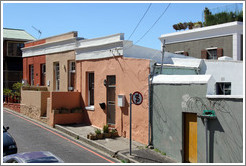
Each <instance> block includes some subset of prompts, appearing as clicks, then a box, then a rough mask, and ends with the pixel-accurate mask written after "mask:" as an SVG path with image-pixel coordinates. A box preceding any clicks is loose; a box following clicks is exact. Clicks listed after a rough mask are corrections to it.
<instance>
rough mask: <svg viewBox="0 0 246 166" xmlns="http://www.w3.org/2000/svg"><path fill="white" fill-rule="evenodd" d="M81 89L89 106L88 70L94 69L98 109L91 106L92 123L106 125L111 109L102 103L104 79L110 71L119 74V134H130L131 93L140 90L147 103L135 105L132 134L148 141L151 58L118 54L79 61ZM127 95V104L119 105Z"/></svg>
mask: <svg viewBox="0 0 246 166" xmlns="http://www.w3.org/2000/svg"><path fill="white" fill-rule="evenodd" d="M76 65H77V66H76V67H77V68H76V72H77V82H78V84H77V89H78V90H79V91H80V92H81V95H82V98H83V99H84V101H85V103H84V105H85V106H87V94H86V93H87V87H86V81H87V80H86V73H87V72H94V77H95V78H94V107H95V109H94V111H90V110H87V111H86V112H87V119H88V121H89V123H90V124H92V125H94V126H96V127H99V128H102V127H103V125H105V124H106V123H107V111H106V110H102V109H101V108H100V106H99V103H101V102H105V103H106V99H107V98H106V97H107V96H106V95H107V94H106V87H105V86H104V84H103V82H104V79H106V77H107V75H116V99H115V101H116V103H115V105H116V106H115V107H116V112H115V127H116V129H117V130H118V132H119V135H121V136H124V137H127V138H129V103H130V99H129V98H130V97H129V94H130V93H133V92H135V91H139V92H141V93H142V95H143V103H142V104H141V105H139V106H137V105H132V138H133V140H135V141H138V142H141V143H144V144H147V143H148V107H149V103H148V75H149V72H150V61H149V60H144V59H133V58H124V57H114V58H107V59H100V60H86V61H77V64H76ZM119 94H121V95H125V100H126V103H125V107H119V106H118V101H117V100H118V98H117V97H118V95H119Z"/></svg>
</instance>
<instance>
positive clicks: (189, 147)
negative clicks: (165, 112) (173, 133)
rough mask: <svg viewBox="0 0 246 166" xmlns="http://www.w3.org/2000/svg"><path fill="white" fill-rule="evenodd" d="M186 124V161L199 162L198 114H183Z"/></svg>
mask: <svg viewBox="0 0 246 166" xmlns="http://www.w3.org/2000/svg"><path fill="white" fill-rule="evenodd" d="M183 116H184V117H183V118H184V121H183V123H184V124H183V125H184V140H183V141H184V162H185V163H196V162H197V115H196V113H184V114H183Z"/></svg>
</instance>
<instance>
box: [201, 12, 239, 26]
mask: <svg viewBox="0 0 246 166" xmlns="http://www.w3.org/2000/svg"><path fill="white" fill-rule="evenodd" d="M204 16H205V21H204V25H205V26H211V25H217V24H223V23H227V22H232V21H241V22H242V21H243V11H242V10H241V11H240V12H238V11H235V12H219V13H215V14H212V13H211V12H210V11H209V9H208V8H205V10H204Z"/></svg>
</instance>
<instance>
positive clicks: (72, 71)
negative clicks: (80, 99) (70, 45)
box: [68, 60, 76, 91]
mask: <svg viewBox="0 0 246 166" xmlns="http://www.w3.org/2000/svg"><path fill="white" fill-rule="evenodd" d="M68 65H69V66H68V68H69V71H68V91H73V90H74V88H75V86H76V85H75V84H76V82H75V83H74V87H72V86H71V85H72V82H71V81H72V80H71V77H72V74H75V73H76V62H75V61H74V60H71V61H69V62H68ZM74 79H75V78H74ZM75 81H76V80H75Z"/></svg>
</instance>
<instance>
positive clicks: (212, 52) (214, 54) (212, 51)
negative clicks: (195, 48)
mask: <svg viewBox="0 0 246 166" xmlns="http://www.w3.org/2000/svg"><path fill="white" fill-rule="evenodd" d="M222 56H223V48H217V47H211V48H206V49H205V50H202V51H201V58H202V59H218V58H219V57H222Z"/></svg>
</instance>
